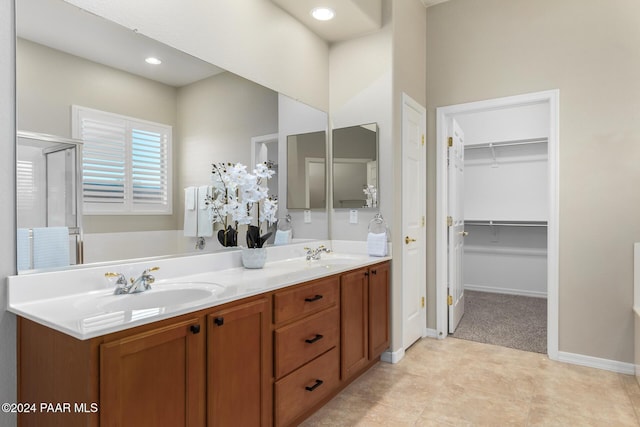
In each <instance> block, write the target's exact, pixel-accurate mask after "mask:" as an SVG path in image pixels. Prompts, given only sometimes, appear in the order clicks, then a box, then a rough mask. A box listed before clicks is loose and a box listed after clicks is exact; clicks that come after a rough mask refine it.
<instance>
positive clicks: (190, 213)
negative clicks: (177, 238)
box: [184, 187, 198, 237]
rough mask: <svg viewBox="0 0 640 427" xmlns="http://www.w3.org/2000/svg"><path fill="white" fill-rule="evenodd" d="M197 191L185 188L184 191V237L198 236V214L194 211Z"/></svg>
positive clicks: (192, 188)
mask: <svg viewBox="0 0 640 427" xmlns="http://www.w3.org/2000/svg"><path fill="white" fill-rule="evenodd" d="M197 194H198V189H197V188H196V187H187V188H185V189H184V235H185V237H196V236H197V235H198V212H197V211H196V200H197V198H198V197H197Z"/></svg>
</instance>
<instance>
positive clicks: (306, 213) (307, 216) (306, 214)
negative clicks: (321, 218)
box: [304, 211, 311, 224]
mask: <svg viewBox="0 0 640 427" xmlns="http://www.w3.org/2000/svg"><path fill="white" fill-rule="evenodd" d="M304 223H305V224H311V211H304Z"/></svg>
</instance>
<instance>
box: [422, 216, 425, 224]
mask: <svg viewBox="0 0 640 427" xmlns="http://www.w3.org/2000/svg"><path fill="white" fill-rule="evenodd" d="M424 222H425V221H424V215H422V226H423V227H424Z"/></svg>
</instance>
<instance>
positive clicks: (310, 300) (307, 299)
mask: <svg viewBox="0 0 640 427" xmlns="http://www.w3.org/2000/svg"><path fill="white" fill-rule="evenodd" d="M319 299H322V295H316V296H314V297H308V298H305V299H304V300H305V301H306V302H314V301H318V300H319Z"/></svg>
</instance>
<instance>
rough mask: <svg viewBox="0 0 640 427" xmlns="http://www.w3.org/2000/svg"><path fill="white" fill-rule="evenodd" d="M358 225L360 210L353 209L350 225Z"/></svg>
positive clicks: (350, 212)
mask: <svg viewBox="0 0 640 427" xmlns="http://www.w3.org/2000/svg"><path fill="white" fill-rule="evenodd" d="M357 223H358V210H357V209H351V210H350V211H349V224H357Z"/></svg>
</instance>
